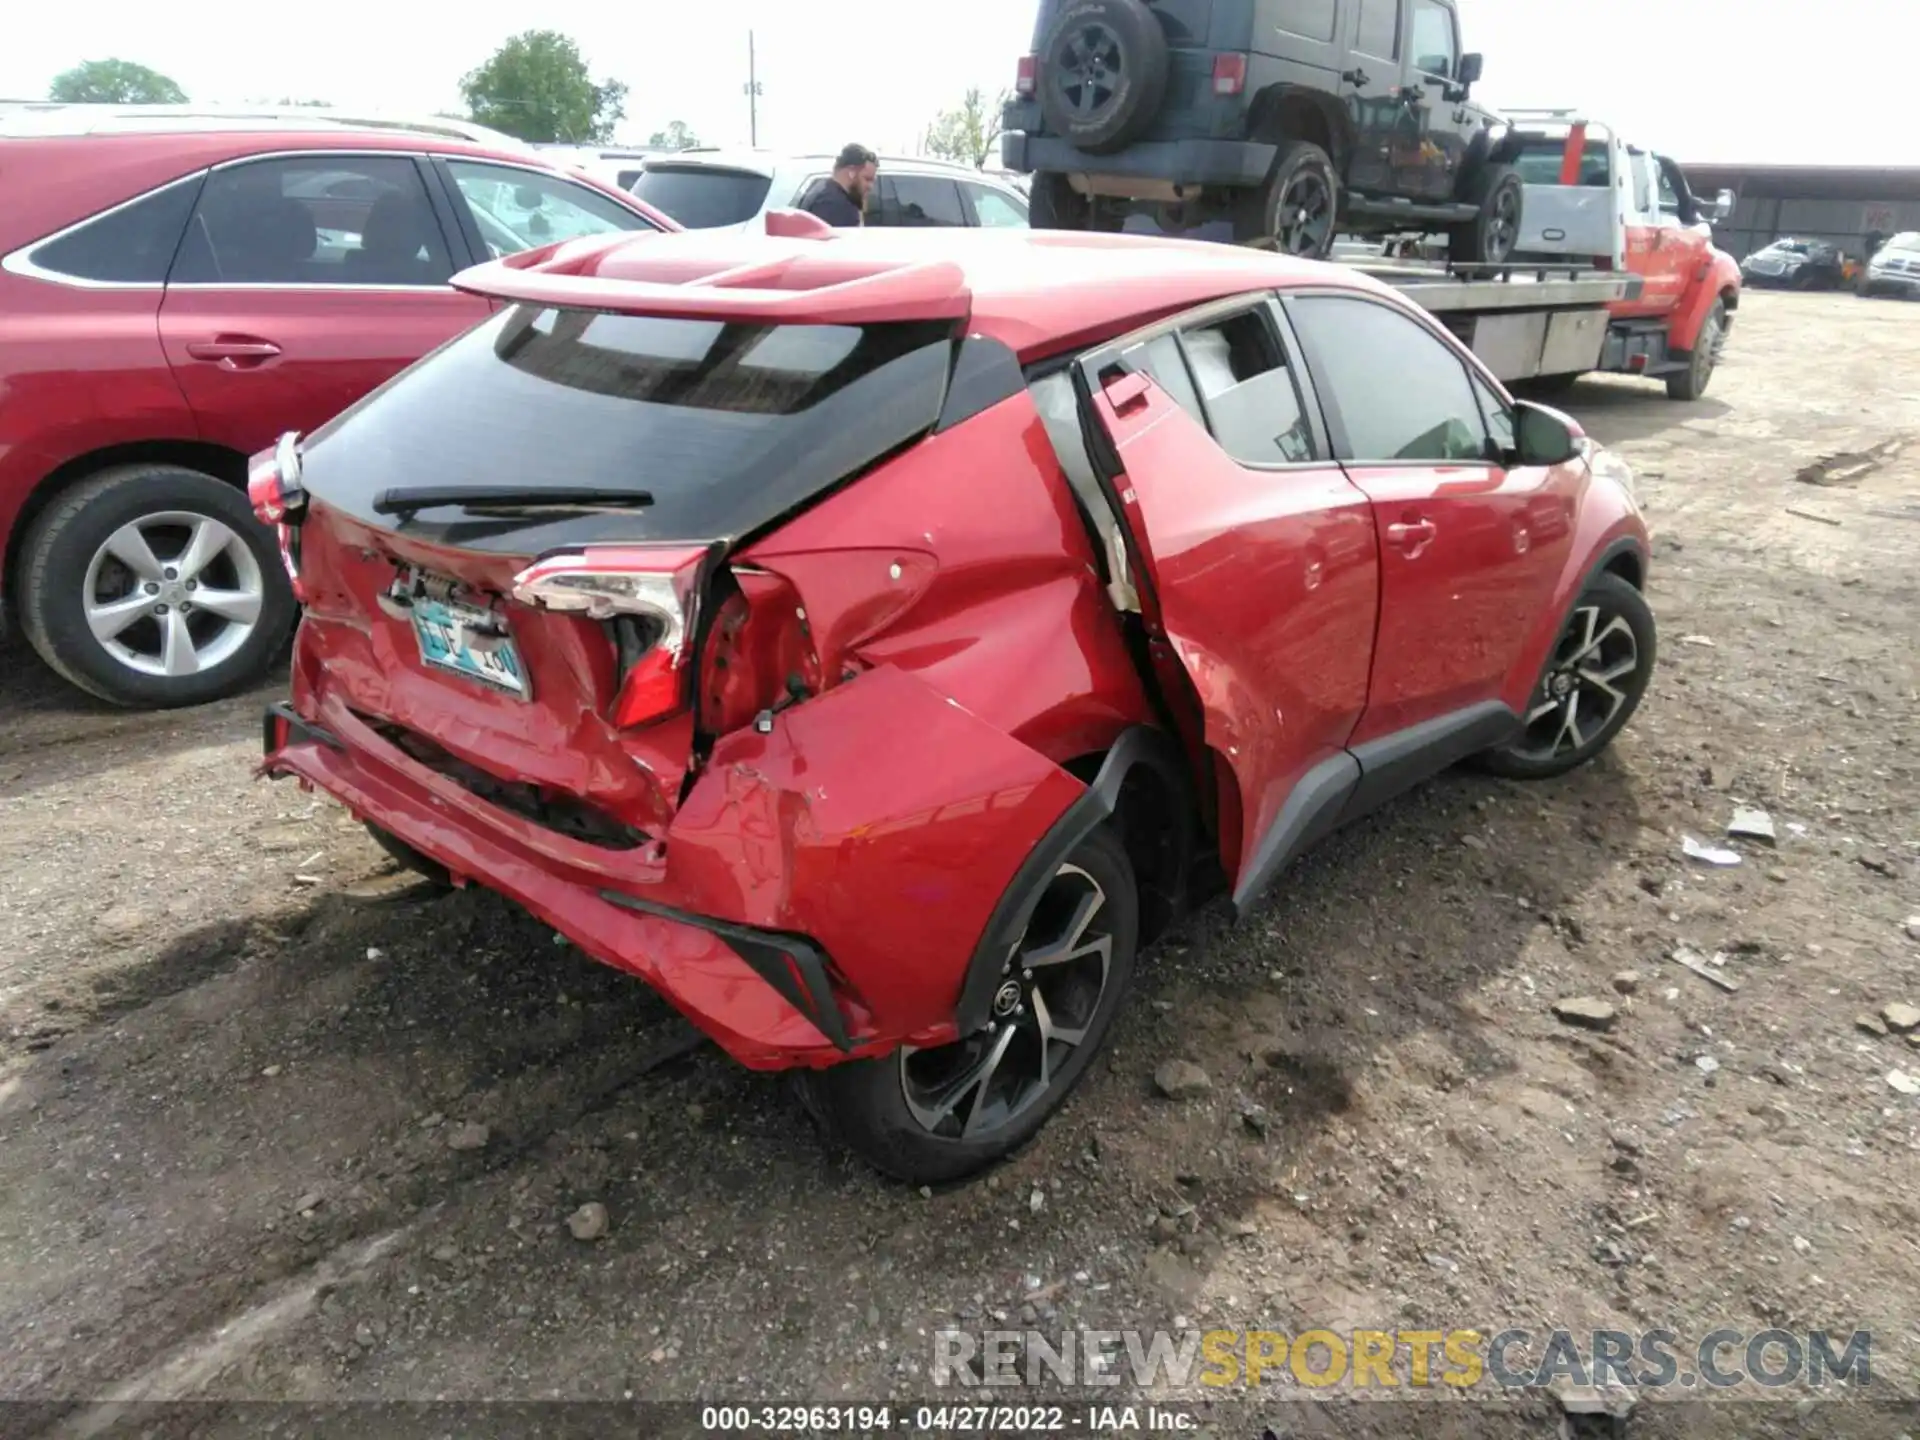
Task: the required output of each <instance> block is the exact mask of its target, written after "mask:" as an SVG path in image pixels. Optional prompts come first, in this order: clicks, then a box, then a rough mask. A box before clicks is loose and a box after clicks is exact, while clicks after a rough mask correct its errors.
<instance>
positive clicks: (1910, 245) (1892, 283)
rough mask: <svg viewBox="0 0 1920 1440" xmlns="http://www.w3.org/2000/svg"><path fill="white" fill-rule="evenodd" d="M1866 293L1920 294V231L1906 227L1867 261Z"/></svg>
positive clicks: (1863, 290)
mask: <svg viewBox="0 0 1920 1440" xmlns="http://www.w3.org/2000/svg"><path fill="white" fill-rule="evenodd" d="M1860 293H1861V294H1862V295H1904V296H1906V297H1907V298H1908V299H1912V298H1913V297H1914V296H1916V295H1920V230H1902V231H1901V232H1900V233H1899V234H1898V235H1896V236H1894V237H1893V238H1892V239H1891V240H1889V241H1887V243H1886V244H1884V245H1882V246H1881V247H1880V248H1879V249H1878V250H1876V251H1874V252H1873V255H1872V257H1871V258H1870V259H1868V261H1867V273H1866V275H1865V277H1864V278H1863V279H1862V280H1861V281H1860Z"/></svg>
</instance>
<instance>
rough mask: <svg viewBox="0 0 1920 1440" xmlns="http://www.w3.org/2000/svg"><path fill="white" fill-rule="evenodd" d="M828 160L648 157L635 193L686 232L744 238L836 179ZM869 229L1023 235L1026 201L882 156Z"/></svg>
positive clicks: (953, 173) (926, 163)
mask: <svg viewBox="0 0 1920 1440" xmlns="http://www.w3.org/2000/svg"><path fill="white" fill-rule="evenodd" d="M833 160H834V157H833V156H832V155H778V154H773V153H771V152H769V151H765V150H682V151H679V152H678V153H676V154H673V155H655V156H650V157H649V158H648V159H647V161H646V164H645V166H644V168H642V170H641V172H640V178H639V179H638V180H636V181H634V183H633V185H632V187H631V188H632V190H633V193H634V194H635V195H637V196H639V197H640V198H641V199H642V200H644V201H646V202H647V203H648V204H649V205H651V206H653V208H654V209H656V210H661V211H664V212H665V213H666V214H668V215H670V216H672V217H673V218H674V219H675V220H678V221H679V222H680V223H681V224H682V225H684V226H686V227H687V229H689V230H742V229H746V228H747V227H749V226H751V225H752V224H753V223H754V222H755V221H757V220H759V219H760V217H761V216H762V215H764V214H765V213H766V212H767V211H768V210H782V209H798V208H800V207H801V206H802V205H804V204H805V202H806V200H807V197H808V196H809V195H811V194H812V193H813V190H814V187H815V186H817V185H823V184H825V183H826V181H827V177H828V176H829V175H831V174H832V173H833ZM867 223H868V224H869V225H951V226H977V227H982V228H986V229H1012V228H1017V229H1025V228H1026V225H1027V200H1026V197H1025V196H1024V195H1022V194H1021V193H1020V192H1019V191H1017V190H1015V189H1014V188H1013V187H1012V186H1011V185H1008V184H1007V183H1006V182H1005V181H1003V180H1000V179H999V178H997V177H996V176H993V175H989V174H986V173H983V172H982V171H979V170H973V169H969V168H968V167H967V166H965V165H953V164H949V163H948V162H946V161H943V160H924V159H917V158H913V159H909V158H902V157H895V156H890V155H882V156H881V157H880V179H879V183H878V185H877V186H876V187H875V191H874V193H873V194H872V195H871V196H869V197H868V199H867Z"/></svg>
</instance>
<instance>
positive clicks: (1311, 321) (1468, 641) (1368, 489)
mask: <svg viewBox="0 0 1920 1440" xmlns="http://www.w3.org/2000/svg"><path fill="white" fill-rule="evenodd" d="M1285 306H1286V313H1287V316H1288V318H1289V319H1290V320H1291V321H1292V322H1293V324H1294V327H1295V329H1296V331H1297V333H1298V334H1299V337H1300V344H1301V346H1302V348H1303V350H1304V351H1305V356H1306V362H1307V365H1308V368H1309V371H1310V373H1311V374H1312V376H1313V380H1314V384H1315V387H1316V389H1317V390H1318V392H1319V396H1320V400H1321V403H1322V405H1323V406H1324V407H1325V411H1326V420H1327V426H1328V430H1329V432H1330V436H1331V441H1332V445H1333V451H1334V454H1335V455H1337V456H1338V457H1339V458H1340V460H1341V461H1342V462H1343V464H1344V465H1345V467H1346V474H1347V476H1348V477H1349V478H1350V479H1351V480H1352V481H1353V483H1354V484H1355V485H1356V486H1358V487H1359V488H1360V489H1361V490H1362V491H1364V492H1365V493H1366V495H1367V497H1368V498H1369V499H1370V500H1371V501H1372V504H1373V513H1374V520H1375V523H1376V525H1377V528H1378V531H1379V535H1380V557H1381V558H1380V628H1379V636H1378V641H1377V643H1376V645H1375V648H1374V657H1373V673H1372V680H1371V684H1370V686H1369V690H1368V697H1367V711H1366V716H1365V718H1364V719H1362V721H1361V722H1360V725H1359V726H1358V728H1357V729H1356V731H1355V733H1354V736H1353V744H1354V745H1356V746H1359V745H1364V744H1367V743H1369V742H1373V741H1379V740H1386V739H1389V738H1391V737H1396V736H1401V737H1407V738H1409V739H1412V738H1413V736H1411V735H1410V734H1409V732H1414V731H1415V727H1420V726H1427V727H1430V728H1429V729H1428V730H1427V731H1425V732H1421V733H1423V734H1424V735H1425V736H1426V738H1427V739H1429V740H1432V741H1434V742H1436V743H1438V742H1440V741H1441V740H1442V739H1443V738H1444V736H1445V735H1446V734H1447V733H1448V732H1449V731H1450V730H1451V729H1453V728H1454V727H1459V726H1466V727H1470V726H1471V725H1473V724H1477V723H1481V722H1482V721H1484V720H1486V719H1488V718H1489V712H1487V711H1486V710H1485V708H1484V707H1487V706H1489V705H1491V704H1494V703H1496V702H1497V701H1498V700H1499V697H1500V695H1501V693H1502V691H1503V689H1504V688H1505V682H1506V680H1507V678H1508V676H1509V675H1510V674H1511V673H1512V671H1513V668H1514V666H1515V665H1516V664H1517V663H1518V661H1519V657H1520V652H1521V648H1522V646H1523V645H1524V643H1525V641H1526V638H1527V635H1528V634H1529V632H1530V630H1531V627H1532V626H1533V623H1534V621H1535V620H1536V619H1537V618H1538V617H1539V615H1540V614H1541V612H1542V610H1543V609H1544V608H1545V607H1546V606H1547V604H1548V603H1549V602H1550V598H1551V596H1552V593H1553V588H1554V585H1555V583H1556V581H1557V580H1558V578H1559V575H1560V571H1561V568H1562V566H1563V565H1564V563H1565V561H1566V557H1567V552H1568V548H1569V547H1570V545H1571V544H1572V539H1573V532H1572V516H1573V504H1574V500H1575V498H1576V496H1577V491H1578V485H1579V475H1580V473H1581V472H1580V469H1579V467H1577V466H1559V467H1555V468H1554V469H1551V470H1548V469H1541V468H1537V467H1533V468H1526V469H1508V468H1507V467H1506V465H1505V463H1504V462H1503V460H1501V459H1500V458H1499V456H1500V454H1501V452H1503V451H1507V450H1509V449H1510V448H1511V445H1512V440H1513V432H1512V423H1513V422H1512V417H1511V414H1510V412H1509V410H1508V407H1507V402H1506V399H1505V397H1504V396H1502V395H1501V394H1500V393H1499V392H1498V390H1497V389H1496V388H1495V387H1494V386H1493V385H1491V384H1490V383H1489V382H1487V381H1486V380H1485V379H1484V377H1482V376H1481V375H1480V374H1479V373H1478V371H1477V370H1475V369H1474V368H1473V367H1472V366H1471V365H1470V364H1469V363H1468V361H1467V360H1466V358H1465V356H1463V355H1462V354H1461V353H1460V351H1459V349H1458V347H1457V346H1456V345H1455V344H1454V342H1452V341H1451V340H1450V339H1446V338H1443V337H1442V335H1441V334H1440V333H1439V332H1437V331H1436V330H1435V329H1433V328H1432V327H1430V326H1429V325H1428V324H1427V323H1425V322H1424V321H1422V320H1420V319H1417V318H1416V317H1415V316H1414V315H1413V314H1412V313H1410V312H1409V311H1407V310H1405V309H1403V308H1401V307H1400V306H1398V305H1395V304H1393V303H1391V302H1389V301H1387V300H1385V299H1376V298H1374V297H1371V296H1362V295H1357V294H1334V293H1320V294H1305V295H1290V296H1288V297H1287V299H1286V301H1285ZM1495 718H1497V717H1495Z"/></svg>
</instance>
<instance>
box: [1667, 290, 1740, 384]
mask: <svg viewBox="0 0 1920 1440" xmlns="http://www.w3.org/2000/svg"><path fill="white" fill-rule="evenodd" d="M1726 333H1727V304H1726V301H1724V300H1716V301H1714V302H1713V309H1711V310H1709V311H1708V312H1707V318H1706V319H1705V320H1704V321H1703V322H1702V323H1701V325H1700V333H1699V334H1698V335H1696V336H1695V337H1694V340H1693V353H1692V354H1691V355H1689V356H1688V357H1687V368H1686V369H1684V370H1682V371H1681V372H1680V373H1679V374H1677V375H1669V376H1668V377H1667V398H1668V399H1670V400H1698V399H1699V398H1700V397H1701V396H1702V395H1704V394H1706V393H1707V382H1708V381H1709V380H1711V379H1713V367H1714V366H1715V365H1717V364H1718V363H1719V361H1720V347H1721V345H1722V344H1724V343H1725V340H1726Z"/></svg>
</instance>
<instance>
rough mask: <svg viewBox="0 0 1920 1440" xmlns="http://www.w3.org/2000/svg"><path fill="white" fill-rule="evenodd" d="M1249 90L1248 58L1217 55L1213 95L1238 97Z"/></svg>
mask: <svg viewBox="0 0 1920 1440" xmlns="http://www.w3.org/2000/svg"><path fill="white" fill-rule="evenodd" d="M1246 88H1247V57H1246V56H1244V55H1216V56H1214V57H1213V93H1214V94H1216V95H1238V94H1239V93H1240V92H1241V91H1242V90H1245V89H1246Z"/></svg>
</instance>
